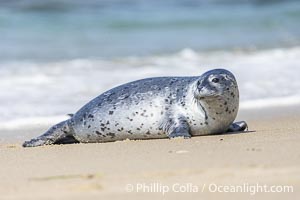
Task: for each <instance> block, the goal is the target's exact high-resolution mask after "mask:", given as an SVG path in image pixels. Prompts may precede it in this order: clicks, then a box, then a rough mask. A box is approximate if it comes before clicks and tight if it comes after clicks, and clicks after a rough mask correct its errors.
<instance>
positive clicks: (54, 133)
mask: <svg viewBox="0 0 300 200" xmlns="http://www.w3.org/2000/svg"><path fill="white" fill-rule="evenodd" d="M68 122H69V120H66V121H63V122H60V123H58V124H56V125H54V126H52V127H51V128H50V129H49V130H48V131H47V132H46V133H45V134H43V135H41V136H39V137H37V138H33V139H32V140H30V141H26V142H24V143H23V147H36V146H41V145H50V144H54V143H55V142H57V141H59V140H61V139H63V138H65V137H66V136H68V135H69V134H70V128H69V125H68Z"/></svg>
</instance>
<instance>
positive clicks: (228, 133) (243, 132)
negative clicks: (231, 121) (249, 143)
mask: <svg viewBox="0 0 300 200" xmlns="http://www.w3.org/2000/svg"><path fill="white" fill-rule="evenodd" d="M246 133H256V131H255V130H254V131H237V132H226V133H220V134H213V135H207V136H214V135H235V134H246Z"/></svg>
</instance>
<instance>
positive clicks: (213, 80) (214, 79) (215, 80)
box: [211, 78, 220, 83]
mask: <svg viewBox="0 0 300 200" xmlns="http://www.w3.org/2000/svg"><path fill="white" fill-rule="evenodd" d="M211 81H212V82H213V83H219V81H220V79H218V78H213V79H212V80H211Z"/></svg>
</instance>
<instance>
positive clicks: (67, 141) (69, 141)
mask: <svg viewBox="0 0 300 200" xmlns="http://www.w3.org/2000/svg"><path fill="white" fill-rule="evenodd" d="M255 132H256V131H238V132H226V133H220V134H213V135H202V136H193V137H203V136H216V135H235V134H245V133H255ZM166 139H167V138H166ZM77 143H80V142H79V141H78V140H76V139H75V138H74V137H73V136H72V135H70V136H67V137H65V138H63V139H60V140H58V141H57V142H55V143H54V144H58V145H59V144H77Z"/></svg>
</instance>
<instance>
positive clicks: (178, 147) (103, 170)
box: [0, 107, 300, 200]
mask: <svg viewBox="0 0 300 200" xmlns="http://www.w3.org/2000/svg"><path fill="white" fill-rule="evenodd" d="M298 111H299V108H298V107H297V108H293V107H289V108H286V107H283V108H277V109H265V110H251V111H241V112H240V115H239V117H238V119H246V120H247V121H248V124H249V131H248V132H246V133H240V134H226V135H214V136H202V137H193V138H192V139H172V140H169V139H160V140H144V141H121V142H112V143H102V144H71V145H54V146H43V147H37V148H22V147H21V141H17V142H7V141H3V140H2V141H1V146H0V163H1V164H0V177H1V179H0V199H1V200H2V199H82V198H84V199H99V198H107V199H108V198H109V199H140V198H144V199H152V198H153V197H155V198H165V199H170V198H189V199H199V198H202V197H203V198H205V199H214V198H220V197H222V198H223V199H231V198H243V199H251V198H253V197H255V199H283V198H288V199H296V197H297V196H299V195H300V146H299V142H300V134H299V133H300V123H299V119H300V114H299V112H298ZM33 129H34V128H33ZM45 129H46V127H45ZM38 131H40V130H35V131H30V136H33V135H35V134H37V132H38ZM2 132H3V131H2ZM7 134H9V132H8V133H6V135H7ZM10 134H12V133H10ZM14 134H22V132H21V131H18V132H14ZM4 135H5V134H4ZM26 137H29V135H28V136H26ZM253 185H259V186H264V185H266V187H268V188H269V189H270V187H272V186H278V187H279V186H292V188H293V191H286V192H276V193H275V192H274V193H271V192H260V190H258V192H257V193H255V194H254V193H253V192H251V191H252V190H251V191H245V192H224V191H221V192H216V191H215V190H216V187H217V186H218V188H224V187H222V186H230V187H235V186H244V187H248V186H249V187H248V188H250V186H253ZM167 190H168V191H167ZM180 190H182V191H181V192H179V191H180ZM220 190H222V189H220ZM249 190H250V189H249ZM254 192H255V191H254Z"/></svg>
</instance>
